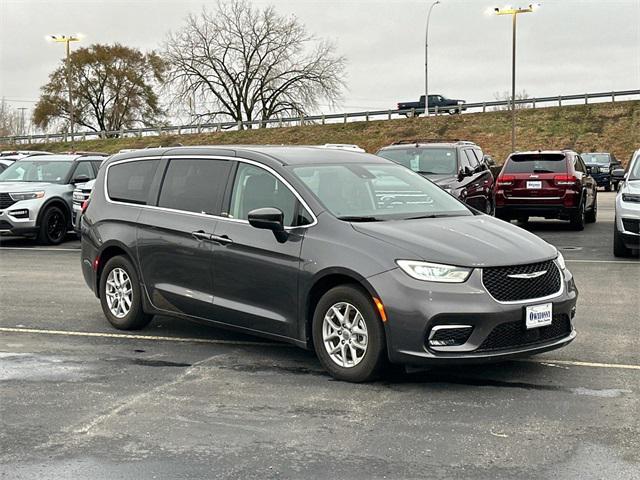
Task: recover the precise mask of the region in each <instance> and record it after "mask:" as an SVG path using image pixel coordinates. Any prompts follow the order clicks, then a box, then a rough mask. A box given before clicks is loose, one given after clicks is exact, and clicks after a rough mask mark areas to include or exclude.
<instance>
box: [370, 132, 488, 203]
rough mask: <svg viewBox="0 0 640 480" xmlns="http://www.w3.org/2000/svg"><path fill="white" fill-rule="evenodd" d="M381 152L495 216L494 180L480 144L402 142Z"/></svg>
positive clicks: (438, 141) (444, 141) (433, 141)
mask: <svg viewBox="0 0 640 480" xmlns="http://www.w3.org/2000/svg"><path fill="white" fill-rule="evenodd" d="M377 155H379V156H381V157H384V158H386V159H388V160H392V161H394V162H396V163H399V164H400V165H404V166H405V167H409V168H410V169H411V170H413V171H414V172H416V173H419V174H420V175H422V176H424V177H426V178H428V179H429V180H431V181H432V182H434V183H436V184H437V185H439V186H440V187H442V188H443V189H445V190H446V191H448V192H449V193H451V194H452V195H453V196H455V197H456V198H458V199H460V200H462V201H463V202H465V203H466V204H467V205H469V206H471V207H473V208H476V209H477V210H480V211H481V212H484V213H486V214H488V215H493V212H494V199H493V187H494V179H493V174H492V173H491V170H490V162H491V160H489V159H488V158H487V157H486V156H485V155H484V154H483V153H482V150H481V149H480V147H479V146H478V145H476V144H475V143H473V142H466V141H461V140H450V141H447V140H431V141H419V140H411V141H402V142H396V143H394V144H393V145H390V146H388V147H384V148H382V149H381V150H379V151H378V153H377Z"/></svg>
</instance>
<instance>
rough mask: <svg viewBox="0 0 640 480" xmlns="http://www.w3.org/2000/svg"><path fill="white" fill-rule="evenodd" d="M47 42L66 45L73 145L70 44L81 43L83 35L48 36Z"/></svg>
mask: <svg viewBox="0 0 640 480" xmlns="http://www.w3.org/2000/svg"><path fill="white" fill-rule="evenodd" d="M46 38H47V40H48V41H50V42H59V43H64V44H65V51H66V54H67V57H66V60H65V62H66V67H67V89H68V90H69V127H70V128H69V130H71V143H73V133H74V132H73V130H74V123H75V122H74V118H73V93H72V90H71V59H70V53H71V49H70V48H69V44H70V43H71V42H79V41H80V38H81V35H80V34H76V35H48V36H47V37H46Z"/></svg>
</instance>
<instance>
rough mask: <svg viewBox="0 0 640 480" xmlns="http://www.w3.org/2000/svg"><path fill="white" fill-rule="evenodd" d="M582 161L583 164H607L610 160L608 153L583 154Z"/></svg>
mask: <svg viewBox="0 0 640 480" xmlns="http://www.w3.org/2000/svg"><path fill="white" fill-rule="evenodd" d="M582 160H584V163H601V164H607V163H609V162H610V161H611V158H610V157H609V154H608V153H583V154H582Z"/></svg>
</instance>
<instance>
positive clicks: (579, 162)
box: [573, 156, 587, 173]
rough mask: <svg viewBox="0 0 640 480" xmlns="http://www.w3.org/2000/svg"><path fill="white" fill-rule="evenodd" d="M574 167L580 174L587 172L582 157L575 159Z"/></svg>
mask: <svg viewBox="0 0 640 480" xmlns="http://www.w3.org/2000/svg"><path fill="white" fill-rule="evenodd" d="M573 165H574V166H575V167H576V170H577V171H578V172H582V173H586V172H587V167H586V166H585V165H584V163H582V159H581V158H580V157H578V156H576V157H574V159H573Z"/></svg>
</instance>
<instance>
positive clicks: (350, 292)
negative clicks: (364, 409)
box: [313, 285, 387, 382]
mask: <svg viewBox="0 0 640 480" xmlns="http://www.w3.org/2000/svg"><path fill="white" fill-rule="evenodd" d="M313 344H314V347H315V350H316V354H317V356H318V359H319V360H320V363H321V364H322V366H323V367H324V368H325V369H326V370H327V371H328V372H329V374H330V375H331V376H332V377H334V378H336V379H338V380H345V381H348V382H367V381H370V380H373V379H375V378H376V377H377V376H378V375H379V374H380V371H381V369H382V368H383V367H384V366H385V364H386V363H387V348H386V340H385V334H384V327H383V325H382V322H381V320H380V317H379V316H378V314H377V312H376V310H375V309H374V306H373V302H372V301H371V298H370V297H369V295H367V294H366V293H365V292H364V291H363V290H362V289H360V288H358V287H356V286H352V285H341V286H338V287H335V288H332V289H331V290H329V291H328V292H327V293H325V294H324V295H323V296H322V298H321V299H320V301H319V302H318V305H317V306H316V309H315V312H314V315H313Z"/></svg>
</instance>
